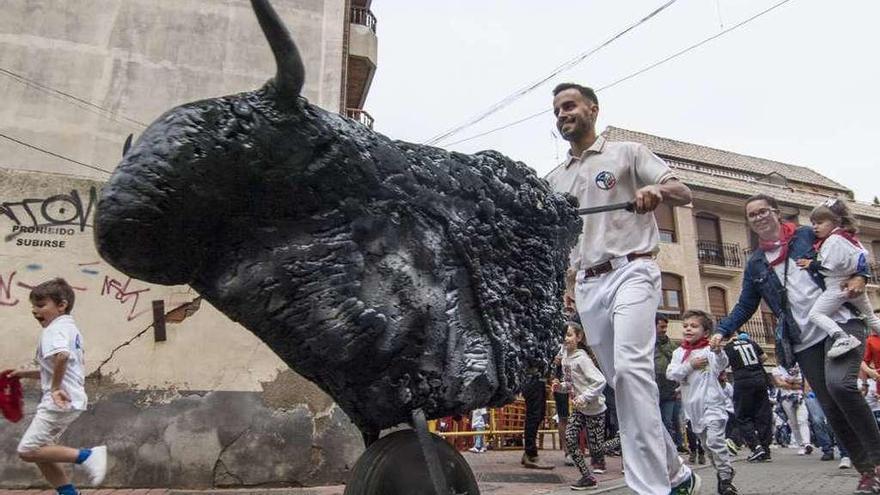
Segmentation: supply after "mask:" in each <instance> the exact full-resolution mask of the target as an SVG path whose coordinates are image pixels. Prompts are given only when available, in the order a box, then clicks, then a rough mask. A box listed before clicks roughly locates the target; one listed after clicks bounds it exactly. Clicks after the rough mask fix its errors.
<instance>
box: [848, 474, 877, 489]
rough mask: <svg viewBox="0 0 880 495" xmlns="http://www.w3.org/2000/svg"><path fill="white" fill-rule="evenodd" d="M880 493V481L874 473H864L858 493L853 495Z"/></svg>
mask: <svg viewBox="0 0 880 495" xmlns="http://www.w3.org/2000/svg"><path fill="white" fill-rule="evenodd" d="M878 492H880V481H878V480H877V477H876V476H874V474H873V473H862V477H861V478H860V479H859V484H858V486H857V487H856V491H854V492H853V493H878Z"/></svg>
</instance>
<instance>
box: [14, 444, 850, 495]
mask: <svg viewBox="0 0 880 495" xmlns="http://www.w3.org/2000/svg"><path fill="white" fill-rule="evenodd" d="M521 454H522V452H521V451H500V452H489V453H486V454H471V453H465V454H464V455H465V458H466V459H467V460H468V462H469V463H470V464H471V466H472V467H473V470H474V473H475V475H476V477H477V480H478V481H479V482H480V491H481V493H482V494H484V495H494V494H499V495H501V494H503V495H563V494H572V493H575V492H573V491H571V489H569V488H568V484H569V483H571V482H572V481H574V480H575V479H577V477H578V472H577V470H576V469H575V468H573V467H569V466H564V465H563V463H562V453H561V452H560V451H546V450H545V451H542V452H541V457H542V459H543V461H544V462H546V463H548V464H553V465H555V466H556V468H555V469H553V470H551V471H538V470H531V469H523V468H522V467H521V466H520V464H519V459H520V455H521ZM837 464H838V461H837V460H835V461H827V462H822V461H820V460H819V456H818V455H816V453H814V454H813V455H811V456H798V455H796V453H795V451H794V450H790V449H774V450H773V461H772V462H769V463H760V464H748V463H746V462H744V461H742V460H740V461H738V462H737V463H736V464H735V467H736V470H737V475H736V480H735V482H736V486H737V488H739V491H740V494H741V495H769V494H799V495H801V494H804V495H811V494H815V495H844V494H850V493H852V492H853V490H855V487H856V484H857V482H858V474H857V473H856V472H855V471H854V470H852V469H848V470H841V469H838V467H837ZM608 468H609V469H608V473H607V474H605V475H602V476H600V481H601V484H600V487H599V489H598V490H595V491H590V492H587V493H602V494H608V495H624V494H630V493H633V492H631V491H630V490H629V489H627V488H626V487H625V486H624V484H623V479H622V478H621V474H620V459H619V458H614V457H612V458H609V459H608ZM697 472H698V473H699V474H700V476H701V477H702V478H703V489H702V491H701V493H703V494H704V495H711V494H714V493H716V482H715V472H714V470H713V469H712V468H711V467H710V466H698V467H697ZM344 489H345V487H344V486H323V487H312V488H277V489H242V490H203V491H201V490H171V489H166V488H154V489H126V488H120V489H102V490H88V489H86V490H83V495H342V492H343V491H344ZM54 493H55V492H54V491H51V490H0V495H54Z"/></svg>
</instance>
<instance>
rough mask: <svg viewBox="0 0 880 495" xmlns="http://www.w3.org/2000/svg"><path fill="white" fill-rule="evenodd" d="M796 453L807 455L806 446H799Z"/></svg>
mask: <svg viewBox="0 0 880 495" xmlns="http://www.w3.org/2000/svg"><path fill="white" fill-rule="evenodd" d="M797 455H807V448H806V447H801V448H799V449H798V454H797Z"/></svg>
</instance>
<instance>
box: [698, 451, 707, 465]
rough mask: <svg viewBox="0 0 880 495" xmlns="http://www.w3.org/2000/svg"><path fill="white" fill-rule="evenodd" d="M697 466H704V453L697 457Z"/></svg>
mask: <svg viewBox="0 0 880 495" xmlns="http://www.w3.org/2000/svg"><path fill="white" fill-rule="evenodd" d="M697 464H706V454H705V453H703V452H700V453H699V455H697Z"/></svg>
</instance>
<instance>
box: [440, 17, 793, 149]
mask: <svg viewBox="0 0 880 495" xmlns="http://www.w3.org/2000/svg"><path fill="white" fill-rule="evenodd" d="M790 1H791V0H782V1H780V2H777V3H775V4H773V5H772V6H770V7H768V8H767V9H765V10H762V11H761V12H758V13H757V14H755V15H753V16H751V17H749V18H748V19H746V20H744V21H742V22H740V23H738V24H735V25H733V26H731V27H729V28H727V29H725V30H723V31H720V32H718V33H717V34H714V35H712V36H709V37H708V38H706V39H704V40H702V41H700V42H698V43H695V44H693V45H691V46H689V47H687V48H684V49H682V50H679V51H677V52H675V53H673V54H672V55H669V56H667V57H665V58H663V59H660V60H658V61H657V62H654V63H652V64H650V65H647V66H645V67H643V68H641V69H639V70H637V71H635V72H633V73H631V74H629V75H627V76H624V77H621V78H620V79H617V80H616V81H614V82H612V83H610V84H606V85H605V86H602V87H600V88H598V89H596V93H599V92H601V91H603V90H606V89H609V88H613V87H614V86H617V85H618V84H620V83H623V82H625V81H628V80H630V79H632V78H634V77H637V76H639V75H641V74H643V73H645V72H648V71H649V70H651V69H654V68H656V67H658V66H660V65H663V64H665V63H666V62H669V61H671V60H673V59H676V58H678V57H680V56H682V55H684V54H685V53H687V52H689V51H691V50H694V49H696V48H699V47H700V46H702V45H705V44H706V43H708V42H710V41H713V40H715V39H717V38H720V37H721V36H723V35H725V34H727V33H729V32H731V31H733V30H735V29H737V28H739V27H742V26H745V25H746V24H748V23H750V22H752V21H753V20H755V19H757V18H759V17H761V16H762V15H764V14H767V13H769V12H771V11H772V10H775V9H777V8H778V7H781V6H783V5H784V4H786V3H788V2H790ZM551 111H552V109H546V110H541V111H540V112H536V113H533V114H531V115H528V116H526V117H523V118H521V119H518V120H515V121H513V122H510V123H507V124H504V125H502V126H499V127H495V128H493V129H489V130H488V131H485V132H481V133H479V134H475V135H473V136H469V137H466V138H464V139H459V140H458V141H453V142H451V143H447V144H445V145H444V146H454V145H456V144H460V143H464V142H467V141H472V140H474V139H477V138H481V137H483V136H486V135H489V134H493V133H496V132H498V131H503V130H505V129H508V128H510V127H513V126H516V125H519V124H522V123H523V122H527V121H529V120H532V119H534V118H536V117H540V116H541V115H544V114H545V113H549V112H551Z"/></svg>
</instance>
